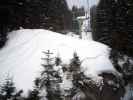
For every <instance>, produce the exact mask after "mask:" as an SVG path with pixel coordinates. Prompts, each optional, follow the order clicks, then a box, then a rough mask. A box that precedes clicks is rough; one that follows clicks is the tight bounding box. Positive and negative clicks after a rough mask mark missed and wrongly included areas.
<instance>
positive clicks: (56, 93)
mask: <svg viewBox="0 0 133 100" xmlns="http://www.w3.org/2000/svg"><path fill="white" fill-rule="evenodd" d="M43 53H44V54H45V55H46V58H42V59H43V60H44V64H42V66H43V68H44V70H43V71H42V73H41V76H40V78H38V79H39V88H40V91H42V90H44V89H46V92H47V95H46V98H47V99H48V100H62V98H61V93H60V86H59V83H61V77H60V75H59V73H58V72H57V71H55V70H54V68H53V67H54V65H55V64H57V65H58V64H59V62H60V60H59V59H56V63H52V61H53V60H54V59H53V58H52V57H51V55H52V54H53V53H51V52H50V51H49V50H48V51H47V52H43Z"/></svg>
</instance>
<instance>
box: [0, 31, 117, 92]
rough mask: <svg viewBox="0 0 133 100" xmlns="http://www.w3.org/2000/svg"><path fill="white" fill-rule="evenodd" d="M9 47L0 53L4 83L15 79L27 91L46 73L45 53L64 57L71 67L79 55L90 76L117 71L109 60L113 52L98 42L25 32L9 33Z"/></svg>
mask: <svg viewBox="0 0 133 100" xmlns="http://www.w3.org/2000/svg"><path fill="white" fill-rule="evenodd" d="M8 38H9V40H8V41H7V44H6V46H5V47H4V48H3V49H1V50H0V80H4V79H5V78H6V77H7V75H10V76H12V77H13V79H14V82H15V85H16V87H17V88H18V89H23V90H24V91H27V90H28V89H31V88H32V86H33V80H34V79H35V78H36V77H37V76H38V75H39V74H40V70H41V69H42V66H41V64H42V63H43V61H42V60H41V58H45V55H44V54H43V53H42V52H43V51H47V50H50V52H52V53H53V55H52V57H56V56H59V57H61V59H62V61H63V63H65V64H68V63H69V61H70V59H71V58H72V57H73V53H74V52H77V54H78V56H79V57H80V59H81V61H82V70H83V71H84V73H85V75H87V76H92V77H93V76H94V77H97V74H98V73H99V72H101V71H109V70H111V71H115V70H114V68H113V66H112V64H111V62H110V60H109V59H108V55H109V50H110V49H109V48H108V47H107V46H106V45H103V44H101V43H98V42H94V41H91V40H90V41H88V40H80V39H76V38H73V37H70V36H65V35H61V34H59V33H55V32H51V31H47V30H41V29H32V30H31V29H23V30H18V31H13V32H11V33H9V36H8Z"/></svg>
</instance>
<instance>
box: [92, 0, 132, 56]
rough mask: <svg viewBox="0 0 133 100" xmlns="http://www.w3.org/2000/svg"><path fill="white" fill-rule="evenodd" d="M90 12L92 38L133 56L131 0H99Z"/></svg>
mask: <svg viewBox="0 0 133 100" xmlns="http://www.w3.org/2000/svg"><path fill="white" fill-rule="evenodd" d="M91 12H93V13H91V17H92V21H91V23H92V32H93V37H94V40H96V41H99V42H102V43H105V44H107V45H109V46H110V47H111V48H114V49H116V50H119V51H121V52H122V53H124V54H128V55H130V56H133V52H132V51H133V48H132V44H133V43H132V38H133V19H132V18H133V1H132V0H117V1H116V0H100V2H99V4H98V5H97V6H96V7H93V8H92V9H91ZM93 16H95V17H93Z"/></svg>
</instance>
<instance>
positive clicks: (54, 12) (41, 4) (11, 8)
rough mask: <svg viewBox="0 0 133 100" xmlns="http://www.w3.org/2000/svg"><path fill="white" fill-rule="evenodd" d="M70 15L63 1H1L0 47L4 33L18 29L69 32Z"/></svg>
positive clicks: (70, 24)
mask: <svg viewBox="0 0 133 100" xmlns="http://www.w3.org/2000/svg"><path fill="white" fill-rule="evenodd" d="M71 27H72V13H71V11H70V10H69V8H68V5H67V3H66V1H65V0H48V1H47V0H1V1H0V47H1V46H2V45H4V43H5V40H6V33H7V32H9V31H12V30H16V29H20V28H30V29H38V28H42V29H49V30H52V31H56V32H62V31H63V30H71Z"/></svg>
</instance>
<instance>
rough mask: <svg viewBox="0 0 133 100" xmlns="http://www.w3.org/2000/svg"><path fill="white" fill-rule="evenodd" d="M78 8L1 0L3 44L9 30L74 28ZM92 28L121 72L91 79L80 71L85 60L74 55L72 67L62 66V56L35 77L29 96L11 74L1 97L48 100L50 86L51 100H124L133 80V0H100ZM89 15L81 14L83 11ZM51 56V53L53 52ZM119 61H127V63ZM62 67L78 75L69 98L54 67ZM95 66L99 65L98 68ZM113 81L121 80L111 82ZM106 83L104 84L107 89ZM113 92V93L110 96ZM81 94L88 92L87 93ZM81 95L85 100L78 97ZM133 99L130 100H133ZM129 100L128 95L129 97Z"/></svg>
mask: <svg viewBox="0 0 133 100" xmlns="http://www.w3.org/2000/svg"><path fill="white" fill-rule="evenodd" d="M77 10H79V11H80V10H81V12H82V11H84V9H83V8H81V9H77V8H76V7H73V8H72V11H70V10H69V9H68V6H67V3H66V1H65V0H48V1H47V0H10V1H9V0H2V1H0V22H1V23H0V47H2V46H3V45H4V44H5V41H6V40H7V34H6V33H7V32H8V31H11V30H14V29H19V28H31V29H34V28H43V29H49V30H52V31H56V32H62V31H64V30H71V29H72V20H73V17H74V16H76V17H77V16H78V13H76V14H74V16H73V13H75V12H77ZM90 12H91V28H92V35H93V38H94V40H96V41H98V42H102V43H104V44H107V45H108V46H109V47H110V48H111V50H110V55H109V58H110V60H111V62H112V64H113V65H114V68H115V69H116V70H117V72H119V74H120V75H119V74H113V73H107V72H103V73H100V74H99V76H101V77H103V81H102V83H101V84H100V86H97V84H95V82H93V80H91V78H88V77H86V76H84V74H83V72H82V71H81V70H80V66H81V65H80V64H81V61H80V58H79V57H78V55H77V54H76V53H74V55H73V58H72V59H71V61H70V64H68V65H62V63H61V59H60V58H58V57H57V58H56V60H55V63H54V64H51V63H50V61H49V60H50V59H51V58H46V60H47V64H43V65H42V67H43V68H44V69H45V70H42V72H41V73H40V77H37V78H36V79H35V82H34V83H35V86H34V89H33V90H31V91H30V92H29V94H28V97H23V96H22V95H21V94H22V93H23V90H19V91H16V87H15V84H14V83H13V80H12V79H10V78H8V79H7V80H6V81H5V83H3V84H2V85H1V86H0V90H1V91H0V100H9V99H11V100H42V98H45V97H44V94H40V93H42V92H43V90H44V89H45V90H46V92H47V95H46V98H47V99H48V100H64V98H66V100H122V99H121V97H123V96H124V93H125V87H126V86H127V85H128V84H133V67H132V66H133V46H132V45H133V40H132V38H133V1H132V0H100V1H99V4H98V5H95V6H93V7H92V8H91V11H90ZM82 14H84V13H81V14H80V15H82ZM49 56H50V55H49ZM119 61H121V62H123V63H122V64H120V63H119ZM54 66H62V68H61V70H62V71H63V73H65V72H67V73H69V74H70V75H71V76H72V77H73V81H72V83H73V88H72V89H71V90H70V91H67V92H69V93H70V94H69V95H68V94H67V96H66V95H64V94H62V91H61V89H60V87H59V84H60V83H61V82H62V77H61V76H60V75H59V73H58V72H57V71H55V70H54V69H53V67H54ZM92 67H93V66H92ZM108 81H111V82H113V83H115V84H109V83H108ZM101 86H102V88H101ZM107 93H108V94H107ZM79 94H83V95H82V97H81V96H79ZM76 97H79V99H74V98H76ZM132 99H133V98H131V99H130V100H132ZM124 100H125V99H124Z"/></svg>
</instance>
